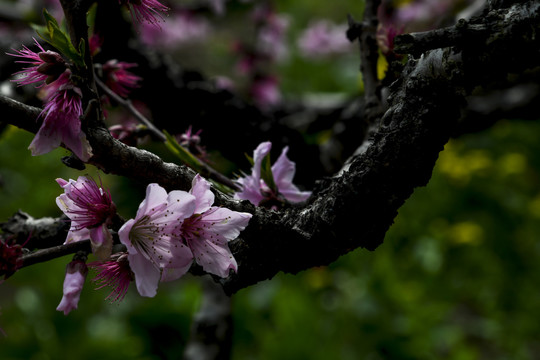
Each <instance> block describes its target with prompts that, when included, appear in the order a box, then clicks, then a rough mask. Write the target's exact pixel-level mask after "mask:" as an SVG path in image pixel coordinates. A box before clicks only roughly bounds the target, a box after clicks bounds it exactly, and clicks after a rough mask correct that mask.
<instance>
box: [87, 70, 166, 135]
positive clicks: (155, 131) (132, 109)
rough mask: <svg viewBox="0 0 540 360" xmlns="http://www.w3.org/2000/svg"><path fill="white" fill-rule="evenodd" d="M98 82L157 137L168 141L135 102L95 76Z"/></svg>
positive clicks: (102, 88)
mask: <svg viewBox="0 0 540 360" xmlns="http://www.w3.org/2000/svg"><path fill="white" fill-rule="evenodd" d="M95 81H96V84H97V85H98V86H99V87H100V88H101V90H103V91H104V92H105V93H106V94H107V96H109V97H110V98H112V99H113V100H114V101H116V102H117V103H118V104H120V105H121V106H123V107H124V108H126V109H127V110H128V111H129V112H130V113H131V114H132V115H133V116H134V117H135V119H137V121H139V122H140V123H141V124H143V125H144V126H146V127H147V128H148V130H149V131H150V132H151V133H152V135H154V136H155V137H156V138H158V139H159V140H160V141H163V142H165V141H167V137H166V136H165V134H163V132H162V131H161V130H159V129H158V128H157V127H156V126H155V125H154V124H153V123H152V122H151V121H150V120H148V119H147V118H146V117H145V116H144V115H143V114H141V113H140V112H139V111H138V110H137V109H136V108H135V106H133V103H132V102H131V101H130V100H128V99H124V98H123V97H121V96H120V95H118V94H117V93H115V92H114V91H112V90H111V88H109V87H108V86H107V85H105V83H103V81H101V80H100V79H99V78H98V77H96V78H95Z"/></svg>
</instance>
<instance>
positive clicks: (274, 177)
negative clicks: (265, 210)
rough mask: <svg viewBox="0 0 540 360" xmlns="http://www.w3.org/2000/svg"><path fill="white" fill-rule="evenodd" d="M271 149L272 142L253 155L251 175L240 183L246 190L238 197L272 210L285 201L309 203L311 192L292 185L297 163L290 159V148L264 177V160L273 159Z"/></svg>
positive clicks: (258, 147)
mask: <svg viewBox="0 0 540 360" xmlns="http://www.w3.org/2000/svg"><path fill="white" fill-rule="evenodd" d="M271 149H272V143H271V142H269V141H267V142H263V143H261V144H259V146H257V148H256V149H255V151H254V152H253V168H252V170H251V174H250V175H246V176H244V177H241V178H239V179H238V180H237V181H238V184H239V185H240V187H241V188H242V190H241V191H239V192H237V193H235V195H234V196H235V198H237V199H241V200H249V201H250V202H251V203H253V204H254V205H257V206H263V205H265V206H269V207H275V206H277V204H280V203H283V202H284V201H285V200H286V201H289V202H292V203H296V202H302V201H305V200H307V198H309V196H310V195H311V192H310V191H300V189H298V187H297V186H296V185H294V184H293V182H292V181H293V178H294V174H295V172H296V164H295V163H294V162H292V161H291V160H289V158H288V157H287V152H288V150H289V148H288V147H285V148H283V150H282V151H281V155H280V156H279V158H278V159H277V161H276V162H275V163H274V164H273V165H272V167H271V173H270V174H263V161H265V159H266V158H267V157H269V156H270V150H271ZM267 161H269V160H267Z"/></svg>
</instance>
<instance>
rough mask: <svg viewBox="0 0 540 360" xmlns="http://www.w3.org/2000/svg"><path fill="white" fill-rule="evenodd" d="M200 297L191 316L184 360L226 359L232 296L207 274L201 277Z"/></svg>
mask: <svg viewBox="0 0 540 360" xmlns="http://www.w3.org/2000/svg"><path fill="white" fill-rule="evenodd" d="M202 285H203V289H202V291H203V300H202V304H201V307H200V309H199V310H198V312H197V313H196V314H195V316H194V317H193V323H192V324H191V334H190V339H189V341H188V343H187V344H186V349H185V351H184V358H183V359H184V360H213V359H221V360H226V359H229V358H230V351H231V346H232V316H231V298H230V297H229V296H227V295H225V293H224V292H223V289H222V288H221V286H219V285H218V284H216V283H215V282H214V281H213V280H212V278H210V277H209V276H208V275H207V276H204V277H202Z"/></svg>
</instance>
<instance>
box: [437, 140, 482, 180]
mask: <svg viewBox="0 0 540 360" xmlns="http://www.w3.org/2000/svg"><path fill="white" fill-rule="evenodd" d="M492 165H493V160H492V159H491V158H490V157H489V155H488V153H487V152H486V151H484V150H479V149H476V150H470V151H468V152H465V153H463V154H461V153H459V151H458V150H457V149H456V147H455V145H453V144H452V143H448V144H447V145H446V147H445V150H444V151H443V152H442V153H441V155H440V157H439V161H438V162H437V166H438V169H439V171H440V172H441V173H443V174H444V175H446V176H448V177H449V178H450V179H451V180H453V181H455V182H457V183H458V184H460V185H466V184H467V183H468V182H469V181H470V179H471V177H472V176H474V175H478V174H481V173H483V172H485V171H487V170H490V168H491V167H492Z"/></svg>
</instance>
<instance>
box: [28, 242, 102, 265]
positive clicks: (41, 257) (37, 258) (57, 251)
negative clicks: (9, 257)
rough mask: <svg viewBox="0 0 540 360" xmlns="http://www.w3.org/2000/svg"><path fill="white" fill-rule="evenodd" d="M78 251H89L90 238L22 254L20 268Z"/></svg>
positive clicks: (90, 249)
mask: <svg viewBox="0 0 540 360" xmlns="http://www.w3.org/2000/svg"><path fill="white" fill-rule="evenodd" d="M78 251H85V252H87V253H89V252H91V251H92V248H91V246H90V240H82V241H77V242H72V243H69V244H65V245H58V246H54V247H51V248H48V249H43V250H37V251H34V252H32V253H30V254H26V255H23V256H22V265H21V268H23V267H26V266H30V265H34V264H37V263H42V262H45V261H49V260H53V259H56V258H59V257H62V256H65V255H69V254H74V253H76V252H78Z"/></svg>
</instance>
